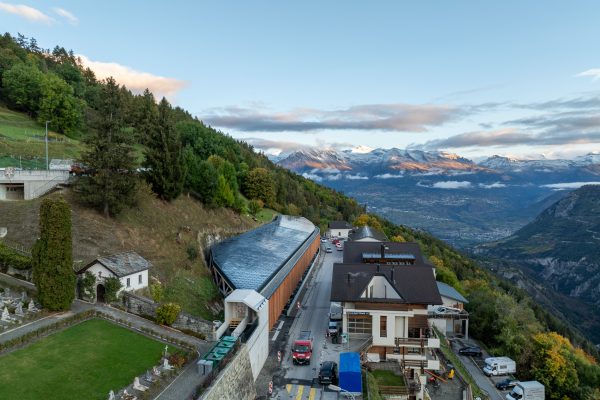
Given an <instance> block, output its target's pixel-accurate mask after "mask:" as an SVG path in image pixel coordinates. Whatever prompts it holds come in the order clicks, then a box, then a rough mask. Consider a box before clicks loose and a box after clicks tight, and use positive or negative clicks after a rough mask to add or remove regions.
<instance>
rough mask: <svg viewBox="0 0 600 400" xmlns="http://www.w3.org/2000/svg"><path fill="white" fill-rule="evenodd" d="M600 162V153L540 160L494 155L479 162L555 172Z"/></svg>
mask: <svg viewBox="0 0 600 400" xmlns="http://www.w3.org/2000/svg"><path fill="white" fill-rule="evenodd" d="M595 164H600V154H598V153H589V154H587V155H585V156H579V157H576V158H574V159H572V160H564V159H562V160H561V159H555V160H550V159H545V158H542V159H538V160H519V159H516V158H511V157H503V156H492V157H490V158H488V159H486V160H484V161H482V162H480V163H479V165H480V166H482V167H485V168H489V169H492V170H497V171H514V172H520V171H527V170H529V171H531V170H535V171H538V172H553V171H559V170H567V169H571V168H581V167H587V166H591V165H595Z"/></svg>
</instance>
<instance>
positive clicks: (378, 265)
mask: <svg viewBox="0 0 600 400" xmlns="http://www.w3.org/2000/svg"><path fill="white" fill-rule="evenodd" d="M380 266H381V264H377V272H379V267H380Z"/></svg>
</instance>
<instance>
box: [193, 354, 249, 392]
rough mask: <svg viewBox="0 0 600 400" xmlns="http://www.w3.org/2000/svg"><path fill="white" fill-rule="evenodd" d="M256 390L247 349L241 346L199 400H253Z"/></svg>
mask: <svg viewBox="0 0 600 400" xmlns="http://www.w3.org/2000/svg"><path fill="white" fill-rule="evenodd" d="M255 398H256V389H255V388H254V378H253V377H252V367H251V366H250V355H249V354H248V347H247V346H246V345H245V344H243V345H242V346H241V347H240V348H239V350H238V353H237V354H236V355H235V357H233V358H232V359H231V361H229V363H228V364H227V365H226V366H225V368H224V369H223V370H222V371H221V373H220V374H219V375H218V376H217V378H216V379H215V380H214V381H213V383H212V384H211V385H210V386H209V387H208V388H207V389H206V391H205V392H204V393H202V395H201V396H200V399H199V400H223V399H236V400H254V399H255Z"/></svg>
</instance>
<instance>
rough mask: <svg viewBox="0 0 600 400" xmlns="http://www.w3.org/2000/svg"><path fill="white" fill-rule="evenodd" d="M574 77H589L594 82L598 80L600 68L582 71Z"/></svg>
mask: <svg viewBox="0 0 600 400" xmlns="http://www.w3.org/2000/svg"><path fill="white" fill-rule="evenodd" d="M575 76H576V77H586V76H591V77H592V80H593V81H596V80H598V79H599V78H600V68H592V69H588V70H587V71H583V72H580V73H578V74H577V75H575Z"/></svg>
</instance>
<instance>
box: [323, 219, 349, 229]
mask: <svg viewBox="0 0 600 400" xmlns="http://www.w3.org/2000/svg"><path fill="white" fill-rule="evenodd" d="M328 227H329V229H352V225H350V224H349V223H348V222H346V221H331V222H330V223H329V225H328Z"/></svg>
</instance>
